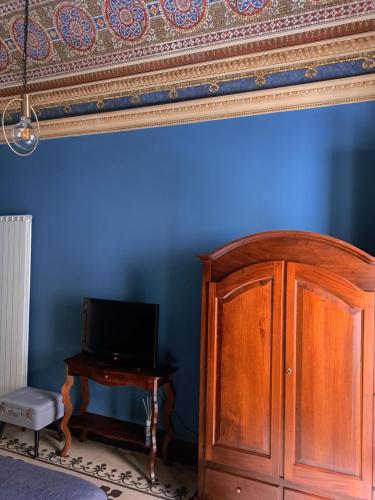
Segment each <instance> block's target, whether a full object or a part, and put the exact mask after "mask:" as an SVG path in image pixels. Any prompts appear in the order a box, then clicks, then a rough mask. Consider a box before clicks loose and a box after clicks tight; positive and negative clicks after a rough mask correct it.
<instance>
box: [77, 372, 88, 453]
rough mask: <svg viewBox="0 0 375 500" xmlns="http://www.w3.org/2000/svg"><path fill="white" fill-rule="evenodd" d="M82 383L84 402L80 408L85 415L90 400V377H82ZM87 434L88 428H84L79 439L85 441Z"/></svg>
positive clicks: (81, 413)
mask: <svg viewBox="0 0 375 500" xmlns="http://www.w3.org/2000/svg"><path fill="white" fill-rule="evenodd" d="M80 385H81V398H82V403H81V407H80V409H79V415H83V414H84V413H86V410H87V407H88V405H89V402H90V394H89V379H88V378H87V377H81V380H80ZM87 434H88V430H87V429H83V430H82V432H81V435H80V436H79V440H80V441H81V443H83V441H84V440H85V439H86V438H87Z"/></svg>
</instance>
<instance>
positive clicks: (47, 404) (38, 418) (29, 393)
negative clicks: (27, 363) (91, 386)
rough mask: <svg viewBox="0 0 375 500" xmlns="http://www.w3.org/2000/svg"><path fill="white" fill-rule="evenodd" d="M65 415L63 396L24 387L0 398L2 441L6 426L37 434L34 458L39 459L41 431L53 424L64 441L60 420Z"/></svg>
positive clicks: (0, 432)
mask: <svg viewBox="0 0 375 500" xmlns="http://www.w3.org/2000/svg"><path fill="white" fill-rule="evenodd" d="M63 415H64V405H63V402H62V397H61V394H58V393H57V392H51V391H44V390H42V389H36V388H34V387H23V388H22V389H18V390H17V391H13V392H10V393H8V394H6V395H5V396H0V439H1V438H2V435H3V433H4V429H5V425H6V424H13V425H18V426H20V427H24V428H26V429H31V430H33V431H34V432H35V452H34V457H35V458H37V457H38V449H39V431H40V430H41V429H43V428H44V427H46V426H47V425H49V424H52V422H56V423H57V425H58V433H59V439H60V441H61V440H62V434H61V431H60V419H61V418H62V417H63Z"/></svg>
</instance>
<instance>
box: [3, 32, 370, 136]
mask: <svg viewBox="0 0 375 500" xmlns="http://www.w3.org/2000/svg"><path fill="white" fill-rule="evenodd" d="M372 99H375V32H374V31H372V32H366V33H359V34H354V35H350V36H346V37H341V38H337V39H330V40H326V41H319V42H314V43H309V44H305V45H298V46H295V47H287V48H280V49H274V50H268V51H264V52H260V53H255V54H246V55H243V56H238V57H231V58H225V59H222V60H218V61H206V62H205V63H199V64H191V65H186V66H183V67H181V68H172V69H164V70H159V71H152V72H148V73H144V74H139V75H129V76H125V77H120V78H112V79H109V80H104V81H98V82H94V83H86V84H82V85H75V86H70V87H64V88H57V89H51V90H45V91H41V92H35V93H33V94H32V103H33V106H34V107H35V108H36V109H37V112H38V115H39V117H40V127H41V137H42V138H52V137H65V136H72V135H80V134H92V133H101V132H112V131H120V130H130V129H137V128H148V127H158V126H164V125H173V124H180V123H191V122H198V121H205V120H214V119H223V118H230V117H238V116H246V115H254V114H261V113H271V112H277V111H286V110H292V109H302V108H309V107H319V106H328V105H335V104H341V103H350V102H359V101H365V100H372ZM7 101H8V98H7V97H5V96H4V97H0V109H1V108H3V107H4V106H5V103H6V102H7ZM12 113H13V114H12ZM8 118H9V122H10V121H14V120H15V119H16V118H17V117H16V114H15V113H14V110H13V112H12V110H11V113H10V115H9V116H8Z"/></svg>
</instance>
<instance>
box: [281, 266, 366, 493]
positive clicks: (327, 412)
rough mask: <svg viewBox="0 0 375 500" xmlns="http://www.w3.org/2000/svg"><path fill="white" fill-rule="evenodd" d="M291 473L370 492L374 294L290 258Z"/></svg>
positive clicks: (335, 487) (335, 488)
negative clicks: (291, 260) (295, 262)
mask: <svg viewBox="0 0 375 500" xmlns="http://www.w3.org/2000/svg"><path fill="white" fill-rule="evenodd" d="M286 312H287V314H286V371H285V461H284V467H285V478H286V479H287V480H291V481H295V482H298V483H305V484H309V485H315V486H317V487H319V488H323V489H328V490H330V491H332V492H334V493H335V494H336V493H337V494H340V493H341V494H346V495H348V496H352V497H354V498H361V499H362V498H366V499H370V498H371V478H372V457H371V453H372V451H371V446H372V425H370V423H371V422H372V412H373V405H372V380H373V330H374V295H373V293H369V292H364V291H363V290H360V289H359V288H357V287H356V286H354V285H353V284H351V283H350V282H348V281H346V280H344V279H343V278H341V277H339V276H338V275H336V274H333V273H331V272H329V271H324V270H322V269H319V268H315V267H312V266H307V265H304V264H294V263H289V264H288V267H287V295H286Z"/></svg>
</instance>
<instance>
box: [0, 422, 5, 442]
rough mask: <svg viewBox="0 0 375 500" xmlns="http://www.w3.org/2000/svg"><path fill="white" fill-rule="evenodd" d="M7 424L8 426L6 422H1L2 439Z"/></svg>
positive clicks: (0, 433) (0, 432)
mask: <svg viewBox="0 0 375 500" xmlns="http://www.w3.org/2000/svg"><path fill="white" fill-rule="evenodd" d="M5 426H6V423H5V422H0V440H1V438H2V437H3V434H4V430H5Z"/></svg>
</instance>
